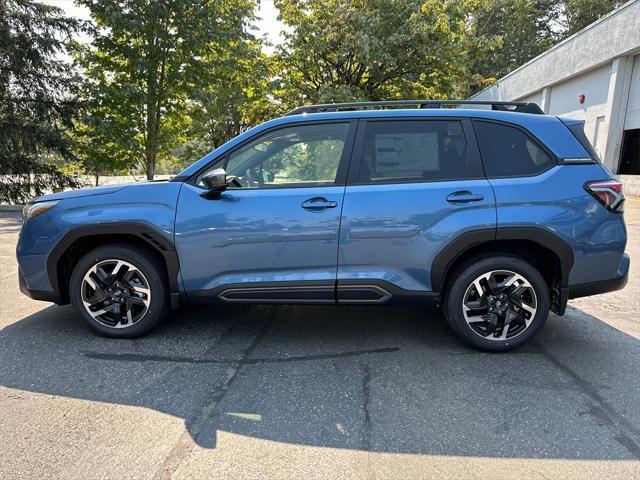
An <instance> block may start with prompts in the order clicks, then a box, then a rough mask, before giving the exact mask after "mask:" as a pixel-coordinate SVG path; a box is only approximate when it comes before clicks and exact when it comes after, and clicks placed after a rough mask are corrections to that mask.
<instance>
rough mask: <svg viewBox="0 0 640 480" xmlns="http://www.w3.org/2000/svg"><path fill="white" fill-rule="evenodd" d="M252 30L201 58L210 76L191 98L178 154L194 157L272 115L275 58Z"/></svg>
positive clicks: (190, 158) (190, 159)
mask: <svg viewBox="0 0 640 480" xmlns="http://www.w3.org/2000/svg"><path fill="white" fill-rule="evenodd" d="M261 47H262V43H261V42H260V41H259V40H256V39H254V38H251V37H250V36H249V35H248V34H246V33H245V34H244V35H243V36H242V37H239V38H237V39H235V40H234V41H232V42H230V43H229V44H225V45H221V46H219V47H218V48H216V49H215V50H214V51H213V52H211V54H209V55H207V56H206V57H205V58H203V62H204V64H205V65H206V68H205V71H206V72H207V75H208V78H207V79H206V82H204V83H205V85H204V86H203V87H202V88H201V89H199V90H198V91H196V92H194V95H193V96H192V98H191V101H190V108H189V119H190V126H189V129H188V131H187V138H188V142H187V143H186V145H185V146H184V148H183V149H182V151H181V153H180V156H181V157H182V158H183V159H184V160H185V161H193V158H194V157H197V156H200V155H202V154H204V153H206V152H208V151H211V150H212V149H214V148H216V147H218V146H220V145H222V144H223V143H224V142H226V141H227V140H230V139H231V138H233V137H235V136H237V135H239V134H241V133H243V132H244V131H246V130H248V129H249V128H251V127H252V126H254V125H257V124H259V123H261V122H263V121H265V120H267V119H268V118H271V117H273V116H274V108H275V105H274V104H273V101H272V99H271V98H270V93H271V90H270V83H271V77H272V75H273V68H272V63H273V62H272V61H271V60H270V59H269V58H268V57H267V56H266V55H265V54H264V53H263V52H262V51H261Z"/></svg>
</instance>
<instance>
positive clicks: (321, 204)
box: [302, 197, 338, 212]
mask: <svg viewBox="0 0 640 480" xmlns="http://www.w3.org/2000/svg"><path fill="white" fill-rule="evenodd" d="M337 206H338V202H334V201H332V200H327V199H326V198H324V197H313V198H310V199H309V200H305V201H304V202H302V208H304V209H305V210H309V211H310V212H322V211H323V210H326V209H327V208H336V207H337Z"/></svg>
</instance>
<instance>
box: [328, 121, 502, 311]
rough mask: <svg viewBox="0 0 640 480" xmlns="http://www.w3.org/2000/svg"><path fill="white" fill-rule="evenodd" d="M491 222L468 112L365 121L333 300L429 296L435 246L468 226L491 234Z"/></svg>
mask: <svg viewBox="0 0 640 480" xmlns="http://www.w3.org/2000/svg"><path fill="white" fill-rule="evenodd" d="M495 227H496V205H495V199H494V194H493V190H492V188H491V185H490V184H489V182H488V181H487V180H486V178H485V177H484V174H483V170H482V164H481V161H480V157H479V154H478V148H477V144H476V143H475V139H474V135H473V130H472V126H471V123H470V121H469V120H465V119H457V118H439V119H416V120H409V119H407V120H392V121H389V120H375V121H374V120H369V121H367V122H364V121H362V122H361V124H360V126H359V127H358V138H357V139H356V143H355V147H354V155H353V160H352V166H351V167H350V173H349V181H348V186H347V190H346V194H345V199H344V207H343V221H342V226H341V241H340V254H339V265H338V285H337V289H338V302H361V301H370V302H382V301H385V300H386V299H387V298H389V297H390V296H391V295H393V296H402V295H406V296H409V297H411V296H413V297H416V296H417V297H422V296H425V297H428V296H430V294H432V292H434V291H436V292H437V291H438V290H439V288H440V285H438V284H437V280H438V278H436V277H438V272H434V270H435V269H434V263H435V264H436V266H437V265H438V263H437V262H436V258H437V256H438V254H439V253H440V252H442V251H443V249H444V248H445V247H446V246H447V245H448V244H450V243H451V242H452V241H453V240H455V239H456V238H457V237H459V236H460V235H462V234H464V233H465V232H469V231H476V232H477V231H481V232H485V233H486V235H487V237H488V238H490V239H493V237H494V232H495ZM434 278H435V279H436V281H434Z"/></svg>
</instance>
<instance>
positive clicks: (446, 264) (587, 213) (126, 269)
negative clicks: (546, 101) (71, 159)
mask: <svg viewBox="0 0 640 480" xmlns="http://www.w3.org/2000/svg"><path fill="white" fill-rule="evenodd" d="M472 103H482V102H469V101H462V102H453V101H451V102H444V101H443V102H434V101H421V100H416V101H406V102H370V103H363V104H330V105H315V106H308V107H301V108H298V109H296V110H294V111H292V112H290V113H289V114H287V115H285V116H284V117H282V118H278V119H276V120H271V121H268V122H266V123H264V124H262V125H260V126H258V127H255V128H253V129H251V130H249V131H247V132H246V133H244V134H242V135H240V136H238V137H237V138H234V139H233V140H231V141H229V142H228V143H226V144H224V145H222V146H221V147H219V148H217V149H216V150H214V151H213V152H211V153H209V154H208V155H206V156H205V157H203V158H202V159H200V160H198V161H197V162H195V163H194V164H193V165H191V166H190V167H188V168H187V169H185V170H184V171H182V172H181V173H180V174H179V175H177V176H175V177H174V178H172V179H171V180H169V181H165V182H149V183H139V184H134V185H119V186H110V187H103V188H95V189H87V190H78V191H70V192H64V193H55V194H53V195H46V196H44V197H40V198H37V199H35V200H34V201H33V202H32V203H30V204H28V205H27V206H26V207H25V210H24V224H23V227H22V232H21V235H20V240H19V243H18V247H17V257H18V262H19V266H20V269H19V280H20V287H21V290H22V292H24V293H25V294H26V295H28V296H30V297H31V298H34V299H38V300H47V301H53V302H55V303H57V304H60V305H62V304H67V303H72V304H73V306H74V307H75V309H76V311H77V312H78V314H79V315H80V317H81V318H82V319H83V320H84V321H85V322H86V323H87V324H88V325H89V326H90V327H91V328H93V329H94V330H96V331H97V332H99V333H101V334H103V335H107V336H110V337H133V336H137V335H140V334H142V333H145V332H147V331H148V330H149V329H151V328H152V327H153V326H155V325H156V324H157V323H158V322H159V321H160V319H161V318H162V317H163V316H164V315H165V314H166V313H167V312H168V311H169V309H171V308H177V307H178V306H179V305H180V304H181V303H182V302H191V303H202V302H204V303H209V302H222V303H309V304H331V305H333V304H366V305H382V304H390V303H405V304H406V303H409V304H415V305H425V306H429V305H430V306H439V307H441V308H442V311H443V313H444V316H445V318H446V320H447V322H448V324H449V325H450V327H451V328H452V329H453V330H454V331H455V332H456V333H457V334H458V335H459V336H460V337H461V338H462V339H463V340H465V341H466V342H467V343H469V344H470V345H472V346H474V347H476V348H479V349H483V350H508V349H511V348H514V347H517V346H519V345H521V344H523V343H524V342H526V341H527V340H529V339H530V338H531V337H532V336H534V335H535V334H536V333H537V332H538V331H539V330H540V329H541V328H542V326H543V325H544V322H545V320H546V318H547V316H548V312H549V310H551V311H553V312H555V313H557V314H558V315H562V314H563V313H564V311H565V308H566V305H567V300H568V299H570V298H575V297H581V296H586V295H593V294H598V293H603V292H608V291H612V290H616V289H620V288H622V287H623V286H624V285H625V284H626V281H627V275H628V270H629V257H628V256H627V255H625V253H624V249H625V244H626V230H625V224H624V220H623V216H622V215H621V212H622V208H623V202H624V196H623V194H622V188H621V184H620V183H619V182H617V181H616V180H615V179H614V177H613V175H612V174H611V173H610V172H609V171H608V170H607V169H606V168H605V167H603V165H602V164H601V163H600V162H599V160H598V158H597V155H596V153H595V152H594V150H593V148H592V147H591V145H590V144H589V142H588V140H587V139H586V137H585V134H584V132H583V128H582V127H583V123H582V122H580V121H575V120H569V119H565V118H557V117H554V116H547V115H544V114H542V111H541V110H540V108H539V107H538V106H537V105H535V104H531V103H498V102H493V103H488V104H482V105H480V106H478V105H472V106H471V108H469V107H467V108H460V106H461V105H466V104H472ZM452 107H457V108H452ZM212 316H215V310H213V311H212Z"/></svg>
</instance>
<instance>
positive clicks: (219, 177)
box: [201, 168, 227, 199]
mask: <svg viewBox="0 0 640 480" xmlns="http://www.w3.org/2000/svg"><path fill="white" fill-rule="evenodd" d="M202 183H203V184H204V187H205V188H206V189H207V191H206V192H204V193H203V194H202V195H201V196H202V197H204V198H209V199H217V198H220V194H221V193H222V192H224V191H225V190H226V189H227V172H226V171H225V170H224V168H216V169H215V170H211V171H210V172H207V173H206V174H205V175H204V176H203V177H202Z"/></svg>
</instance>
